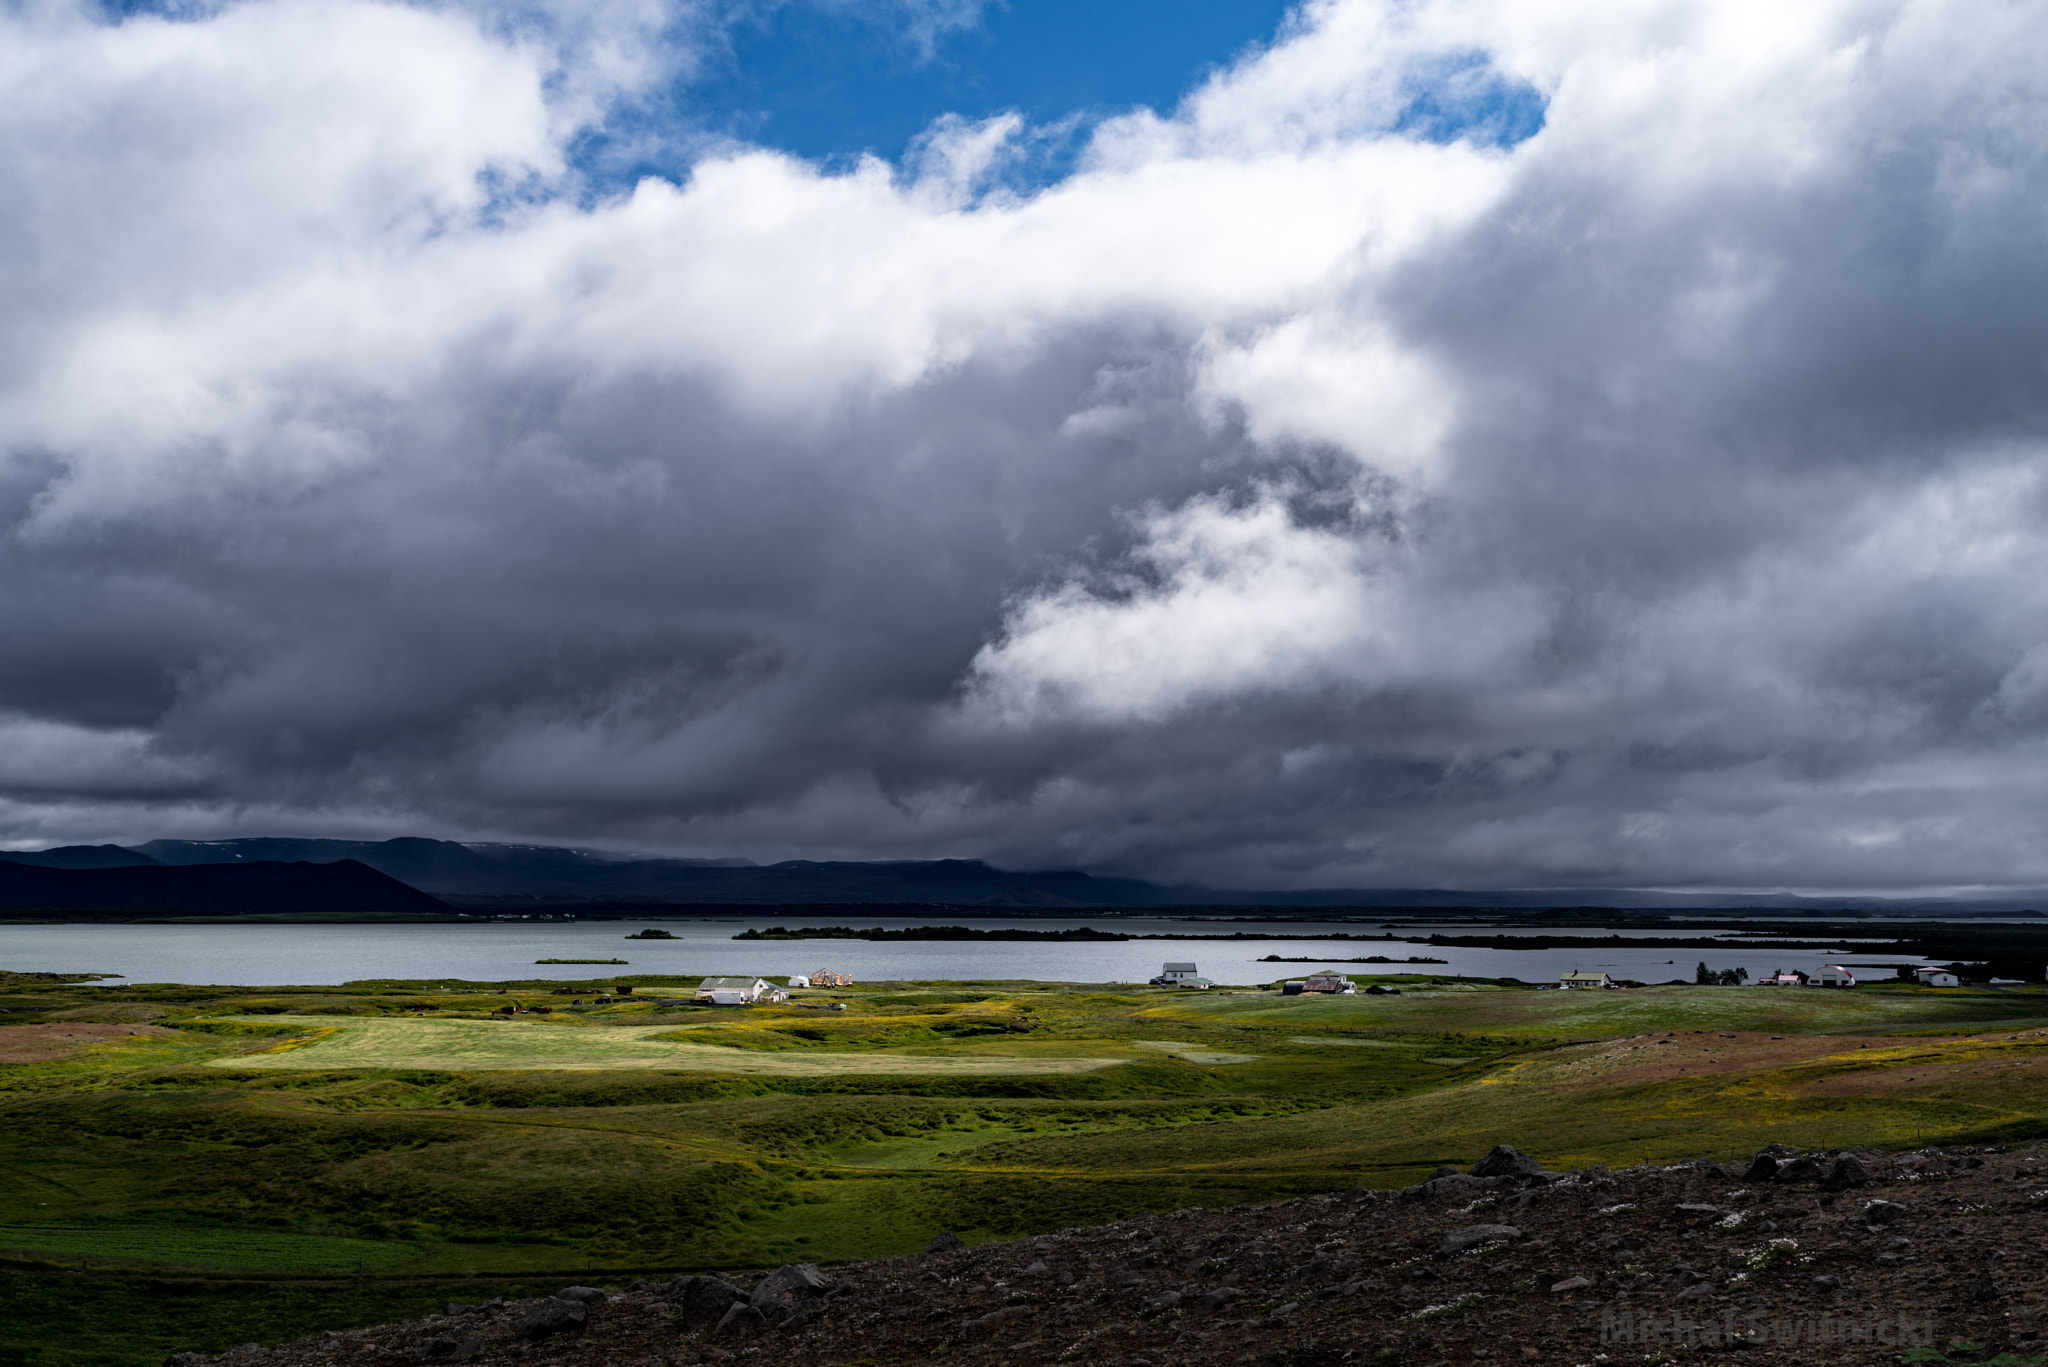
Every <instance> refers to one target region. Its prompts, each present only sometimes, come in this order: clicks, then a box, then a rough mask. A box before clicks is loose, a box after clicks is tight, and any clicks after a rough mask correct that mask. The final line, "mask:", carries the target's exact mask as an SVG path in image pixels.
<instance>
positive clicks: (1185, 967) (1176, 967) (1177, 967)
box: [1160, 964, 1195, 973]
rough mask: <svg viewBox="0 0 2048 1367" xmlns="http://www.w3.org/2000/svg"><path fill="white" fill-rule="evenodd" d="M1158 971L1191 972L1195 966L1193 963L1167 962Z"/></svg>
mask: <svg viewBox="0 0 2048 1367" xmlns="http://www.w3.org/2000/svg"><path fill="white" fill-rule="evenodd" d="M1160 971H1161V972H1162V973H1192V972H1194V971H1195V966H1194V965H1193V964H1168V965H1167V966H1166V967H1165V968H1163V969H1161V970H1160Z"/></svg>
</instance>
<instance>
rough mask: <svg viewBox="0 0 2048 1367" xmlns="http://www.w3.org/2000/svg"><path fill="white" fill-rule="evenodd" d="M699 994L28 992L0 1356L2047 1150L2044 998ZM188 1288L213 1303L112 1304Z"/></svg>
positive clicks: (1, 1086)
mask: <svg viewBox="0 0 2048 1367" xmlns="http://www.w3.org/2000/svg"><path fill="white" fill-rule="evenodd" d="M694 981H695V980H694V979H651V978H643V979H605V980H597V981H593V982H591V983H587V984H583V985H581V986H582V988H583V996H584V998H585V1000H588V998H589V997H590V996H592V995H594V992H595V989H596V988H597V987H599V986H601V985H609V984H611V983H613V982H633V983H634V984H635V985H636V987H637V988H638V991H637V992H636V994H635V999H633V1000H630V1001H622V1002H619V1003H617V1004H614V1005H610V1006H606V1007H602V1008H599V1007H594V1006H588V1005H586V1006H582V1007H573V1006H570V1005H569V1003H570V1002H571V1001H574V1000H575V998H574V997H565V996H561V995H556V994H555V993H554V991H553V989H554V988H556V987H557V986H559V984H556V983H553V982H549V983H545V984H542V983H514V984H450V983H445V982H437V983H408V982H375V983H354V984H348V985H345V986H343V987H338V988H332V987H314V988H297V987H278V988H266V989H260V990H247V989H223V988H198V987H185V986H168V985H164V986H122V987H118V988H111V989H110V988H105V987H97V988H86V987H64V986H56V985H51V984H48V983H36V982H24V981H21V980H18V979H13V980H10V979H0V1005H4V1006H9V1007H15V1008H22V1007H27V1008H31V1009H28V1010H19V1009H17V1010H14V1011H10V1012H9V1013H7V1014H6V1015H5V1016H4V1017H0V1019H4V1020H6V1021H7V1022H8V1024H7V1025H6V1026H4V1027H0V1041H4V1040H5V1039H7V1038H9V1035H8V1032H9V1031H14V1032H16V1034H15V1035H13V1036H12V1038H13V1039H14V1040H15V1041H16V1044H14V1045H12V1046H9V1045H6V1044H4V1043H0V1051H4V1050H6V1049H8V1048H13V1050H14V1053H13V1054H10V1055H8V1056H10V1057H22V1058H24V1059H26V1061H21V1062H16V1063H12V1064H7V1065H0V1111H4V1116H0V1122H4V1123H0V1253H4V1256H6V1257H8V1258H11V1259H12V1260H13V1266H14V1269H15V1270H13V1271H11V1272H8V1273H7V1274H6V1275H5V1277H4V1278H0V1282H4V1285H5V1287H6V1288H7V1289H6V1291H5V1295H6V1296H7V1297H8V1299H7V1300H6V1302H5V1303H4V1305H0V1311H4V1312H5V1313H4V1314H0V1364H5V1363H9V1362H19V1363H38V1364H43V1363H47V1364H53V1365H54V1364H60V1363H61V1364H71V1363H86V1362H94V1363H100V1362H135V1363H142V1362H145V1361H147V1362H152V1363H153V1362H158V1361H161V1360H162V1358H163V1357H164V1356H165V1355H166V1354H167V1353H169V1352H171V1351H174V1350H176V1349H179V1348H201V1349H206V1350H208V1351H218V1350H219V1349H220V1348H222V1347H225V1346H228V1345H230V1344H232V1343H235V1342H242V1341H246V1340H249V1339H252V1338H253V1339H268V1338H276V1337H280V1336H284V1335H287V1334H297V1333H304V1332H309V1331H310V1330H312V1329H317V1328H327V1327H337V1326H340V1325H342V1324H349V1323H363V1322H370V1321H376V1320H382V1319H386V1318H390V1317H393V1316H396V1315H400V1314H407V1313H416V1307H415V1303H416V1302H419V1303H431V1302H432V1298H433V1297H434V1296H439V1297H440V1298H441V1299H464V1298H469V1297H470V1295H471V1293H468V1292H463V1291H461V1290H459V1289H458V1290H455V1291H449V1290H448V1289H447V1288H448V1286H450V1285H456V1286H458V1288H459V1286H462V1285H468V1284H469V1283H471V1282H476V1281H478V1280H479V1279H481V1281H482V1286H480V1287H479V1289H477V1290H475V1292H474V1298H482V1297H484V1296H487V1295H488V1294H492V1293H491V1292H490V1291H489V1290H488V1289H486V1288H487V1287H488V1286H492V1285H495V1284H496V1281H495V1280H494V1279H501V1278H512V1279H517V1278H522V1277H526V1278H532V1277H555V1278H559V1277H564V1276H569V1275H571V1274H575V1275H578V1276H584V1277H590V1278H598V1277H617V1276H620V1275H626V1274H627V1273H628V1272H629V1271H630V1270H634V1269H645V1270H655V1269H660V1270H673V1269H687V1268H709V1267H720V1266H757V1265H762V1264H773V1263H776V1262H780V1261H788V1260H797V1259H806V1260H817V1261H831V1260H843V1259H853V1258H861V1257H869V1256H875V1255H881V1254H890V1253H896V1252H901V1251H904V1250H907V1249H911V1248H915V1247H918V1246H921V1245H922V1244H923V1242H924V1241H925V1240H926V1239H928V1238H929V1237H930V1235H931V1234H932V1233H933V1232H934V1231H936V1230H939V1229H955V1230H958V1231H960V1232H961V1233H963V1234H964V1235H966V1236H967V1237H969V1238H970V1239H986V1238H995V1237H1003V1236H1009V1235H1015V1234H1019V1233H1025V1232H1030V1231H1034V1230H1042V1229H1050V1228H1058V1227H1062V1226H1068V1225H1074V1224H1082V1223H1095V1222H1098V1221H1103V1220H1108V1219H1113V1218H1116V1217H1118V1216H1121V1215H1124V1214H1127V1213H1130V1212H1134V1211H1139V1210H1157V1209H1168V1208H1176V1207H1180V1206H1188V1205H1210V1206H1214V1205H1232V1204H1237V1203H1240V1202H1245V1201H1259V1200H1271V1199H1277V1198H1280V1197H1284V1196H1287V1195H1292V1194H1298V1193H1304V1192H1312V1191H1322V1190H1330V1189H1335V1188H1349V1187H1353V1186H1358V1185H1368V1186H1377V1185H1392V1184H1399V1183H1405V1182H1408V1181H1412V1180H1413V1179H1414V1178H1415V1177H1416V1176H1417V1175H1419V1174H1420V1173H1421V1172H1423V1171H1425V1170H1426V1169H1427V1168H1429V1167H1432V1166H1434V1165H1436V1164H1437V1163H1440V1162H1461V1163H1462V1162H1470V1161H1471V1160H1472V1159H1474V1158H1476V1157H1477V1156H1478V1155H1479V1154H1480V1153H1482V1152H1484V1151H1485V1149H1486V1148H1488V1147H1490V1146H1491V1145H1492V1144H1494V1143H1497V1142H1502V1141H1507V1142H1512V1143H1516V1144H1518V1145H1520V1146H1522V1147H1524V1148H1526V1149H1529V1150H1531V1151H1532V1152H1535V1153H1536V1154H1538V1155H1539V1156H1541V1157H1542V1158H1543V1159H1544V1161H1545V1162H1546V1163H1549V1164H1551V1165H1553V1166H1565V1165H1571V1164H1581V1163H1586V1162H1592V1161H1604V1162H1607V1163H1610V1164H1619V1163H1628V1162H1635V1161H1640V1160H1643V1159H1665V1158H1677V1157H1685V1156H1693V1155H1700V1154H1705V1155H1713V1156H1730V1155H1734V1154H1738V1153H1748V1152H1751V1151H1754V1149H1755V1148H1757V1147H1759V1146H1761V1145H1762V1144H1763V1143H1765V1142H1768V1141H1769V1140H1771V1139H1783V1140H1787V1141H1789V1142H1794V1143H1800V1144H1817V1143H1829V1144H1844V1143H1877V1144H1891V1145H1906V1144H1914V1143H1918V1142H1923V1141H1929V1140H1934V1139H1943V1140H1951V1139H1955V1138H1957V1137H1960V1136H1963V1135H1972V1136H1976V1135H1984V1136H1995V1135H2001V1134H2002V1135H2012V1136H2019V1135H2025V1134H2033V1133H2037V1132H2040V1131H2042V1130H2043V1129H2048V1123H2044V1122H2048V1029H2044V1027H2048V992H2044V991H2040V990H2032V989H2024V990H2015V989H1989V988H1986V989H1961V990H1935V989H1922V988H1910V987H1896V988H1894V987H1879V988H1859V989H1856V990H1855V991H1847V992H1836V991H1817V990H1796V989H1765V988H1690V987H1665V988H1649V989H1642V990H1632V991H1617V992H1597V993H1562V992H1554V991H1534V990H1529V989H1526V988H1521V987H1518V986H1509V985H1506V984H1500V983H1493V982H1475V981H1459V980H1450V979H1430V978H1427V977H1422V976H1417V975H1406V976H1398V977H1386V978H1379V979H1369V978H1363V977H1361V978H1360V979H1359V981H1360V982H1380V983H1386V984H1391V985H1396V986H1399V987H1400V989H1401V992H1400V995H1398V996H1367V995H1359V996H1352V997H1335V998H1330V997H1315V998H1303V997H1283V996H1281V995H1280V994H1278V993H1277V992H1272V991H1264V992H1261V991H1252V990H1242V991H1213V992H1190V991H1183V992H1175V991H1169V990H1156V989H1109V988H1100V987H1074V986H1064V985H1055V984H1036V983H1017V982H985V983H926V984H907V985H892V986H887V987H858V988H854V989H851V990H848V991H845V992H840V993H811V994H802V993H800V994H798V1000H797V1001H795V1002H792V1003H790V1004H789V1005H787V1006H778V1007H763V1008H755V1009H749V1010H744V1011H735V1010H724V1011H720V1010H713V1009H710V1008H703V1007H695V1006H693V1005H691V1004H690V1003H689V1002H688V1000H687V991H686V989H687V988H688V987H689V986H693V985H694ZM835 999H836V1000H840V1001H843V1002H845V1004H846V1006H847V1007H848V1009H847V1010H845V1011H833V1010H821V1009H809V1008H816V1007H824V1006H829V1005H830V1004H831V1002H832V1001H833V1000H835ZM507 1006H511V1007H515V1008H528V1007H540V1006H547V1007H550V1008H553V1009H552V1011H551V1012H550V1014H548V1015H545V1016H541V1015H536V1014H519V1015H513V1016H509V1017H508V1016H505V1015H504V1014H503V1008H505V1007H507ZM422 1013H424V1014H422ZM68 1023H99V1024H100V1025H102V1026H110V1025H124V1026H125V1025H133V1026H136V1027H139V1028H140V1027H146V1028H148V1029H149V1030H151V1031H153V1032H154V1033H149V1034H142V1035H136V1036H132V1037H119V1036H118V1032H117V1036H116V1037H115V1038H98V1039H82V1042H75V1043H73V1042H67V1041H68V1039H69V1037H68V1036H66V1035H65V1030H66V1029H70V1028H71V1026H70V1025H69V1024H68ZM23 1032H26V1033H23ZM73 1033H74V1034H76V1033H79V1032H77V1031H76V1030H73ZM101 1033H102V1035H104V1033H105V1031H104V1030H103V1031H102V1032H101ZM37 1051H41V1052H37ZM30 1055H33V1057H29V1056H30ZM81 1263H83V1264H84V1268H85V1272H84V1275H83V1276H82V1277H81V1276H80V1275H78V1271H79V1268H80V1265H81ZM38 1268H40V1269H42V1270H40V1271H39V1270H36V1269H38ZM57 1269H69V1270H68V1271H65V1272H63V1273H61V1275H60V1273H59V1272H58V1271H57ZM167 1279H168V1280H167ZM251 1279H254V1280H253V1281H252V1280H251ZM449 1279H455V1281H453V1282H451V1281H449ZM158 1284H162V1285H166V1286H169V1285H173V1284H175V1285H176V1286H178V1287H182V1288H186V1290H181V1291H179V1292H178V1293H177V1294H175V1295H173V1294H168V1293H167V1294H165V1295H163V1296H159V1297H152V1296H146V1295H134V1296H127V1297H125V1298H124V1297H123V1296H121V1295H116V1294H115V1292H116V1291H117V1290H118V1289H119V1288H123V1287H126V1288H130V1289H131V1290H132V1289H134V1288H138V1287H142V1286H146V1285H148V1286H154V1285H158ZM261 1285H275V1286H278V1287H285V1288H289V1294H286V1292H285V1291H282V1290H281V1291H279V1292H278V1294H277V1295H276V1296H273V1297H268V1298H266V1297H264V1296H262V1295H256V1294H252V1293H250V1291H249V1288H250V1287H251V1286H261ZM94 1288H98V1289H97V1290H95V1289H94ZM194 1288H197V1289H194ZM422 1297H425V1298H426V1299H425V1300H424V1301H422V1300H421V1298H422ZM81 1298H83V1300H81ZM95 1298H98V1299H95ZM86 1301H90V1302H91V1303H92V1305H93V1306H95V1307H97V1308H95V1309H94V1310H93V1313H94V1314H95V1315H98V1316H102V1317H104V1316H106V1315H109V1314H115V1315H116V1316H117V1317H118V1315H119V1314H130V1315H133V1316H137V1317H140V1318H137V1319H135V1320H134V1322H133V1323H132V1324H131V1325H130V1332H129V1338H130V1339H132V1343H133V1347H132V1349H130V1348H125V1347H123V1348H118V1349H117V1348H115V1347H111V1346H109V1345H110V1344H112V1343H113V1342H114V1339H113V1338H106V1339H105V1340H104V1341H102V1339H99V1338H95V1339H93V1340H92V1341H91V1342H89V1343H88V1342H86V1340H84V1339H81V1338H79V1337H78V1336H77V1334H76V1332H75V1321H69V1320H67V1319H66V1317H67V1316H71V1315H74V1314H75V1313H76V1312H77V1310H78V1309H79V1307H80V1306H81V1305H82V1304H84V1303H85V1302H86ZM119 1305H127V1306H129V1307H130V1309H129V1310H126V1311H118V1312H117V1311H115V1310H111V1309H109V1308H108V1307H111V1306H119ZM181 1306H182V1307H185V1308H184V1309H179V1308H178V1307H181ZM145 1321H146V1322H145ZM67 1325H69V1326H70V1327H69V1328H67V1327H66V1326H67ZM115 1337H116V1338H117V1337H118V1336H115Z"/></svg>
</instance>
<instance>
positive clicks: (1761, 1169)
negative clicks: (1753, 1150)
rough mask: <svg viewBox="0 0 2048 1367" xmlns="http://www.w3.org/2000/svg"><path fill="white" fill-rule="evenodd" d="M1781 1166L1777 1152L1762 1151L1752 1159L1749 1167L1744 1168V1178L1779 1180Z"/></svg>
mask: <svg viewBox="0 0 2048 1367" xmlns="http://www.w3.org/2000/svg"><path fill="white" fill-rule="evenodd" d="M1779 1166H1780V1164H1779V1161H1778V1157H1777V1155H1776V1154H1773V1153H1760V1154H1758V1155H1757V1156H1756V1157H1755V1158H1753V1159H1751V1160H1750V1164H1749V1167H1747V1168H1746V1169H1744V1170H1743V1173H1742V1180H1743V1181H1745V1182H1775V1181H1777V1180H1778V1168H1779Z"/></svg>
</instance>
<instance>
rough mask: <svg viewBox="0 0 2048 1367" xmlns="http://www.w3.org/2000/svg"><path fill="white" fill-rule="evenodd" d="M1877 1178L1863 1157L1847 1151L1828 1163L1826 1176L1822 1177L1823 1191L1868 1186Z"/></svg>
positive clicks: (1821, 1186) (1821, 1185)
mask: <svg viewBox="0 0 2048 1367" xmlns="http://www.w3.org/2000/svg"><path fill="white" fill-rule="evenodd" d="M1876 1180H1877V1176H1876V1174H1875V1173H1873V1172H1871V1170H1870V1169H1869V1167H1868V1166H1866V1165H1865V1164H1864V1162H1863V1160H1862V1159H1860V1158H1858V1157H1857V1156H1856V1155H1855V1154H1853V1153H1845V1154H1843V1155H1842V1156H1841V1157H1840V1158H1837V1159H1836V1160H1835V1161H1834V1162H1832V1163H1830V1164H1829V1165H1828V1170H1827V1173H1826V1175H1825V1176H1823V1177H1822V1178H1821V1179H1820V1189H1821V1190H1822V1191H1847V1190H1848V1189H1849V1188H1851V1187H1867V1186H1869V1185H1870V1184H1871V1183H1872V1182H1874V1181H1876Z"/></svg>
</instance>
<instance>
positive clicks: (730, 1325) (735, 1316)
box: [711, 1305, 768, 1338]
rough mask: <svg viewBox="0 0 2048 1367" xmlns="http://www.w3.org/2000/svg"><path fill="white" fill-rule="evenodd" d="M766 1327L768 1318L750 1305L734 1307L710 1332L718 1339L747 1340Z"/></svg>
mask: <svg viewBox="0 0 2048 1367" xmlns="http://www.w3.org/2000/svg"><path fill="white" fill-rule="evenodd" d="M767 1327H768V1317H767V1316H765V1315H763V1314H762V1313H761V1312H760V1311H758V1310H756V1309H755V1308H754V1307H753V1306H751V1305H735V1306H733V1307H732V1308H731V1309H730V1310H727V1311H726V1312H725V1315H724V1317H723V1318H721V1319H720V1320H719V1321H718V1327H717V1328H716V1329H714V1330H712V1331H711V1332H712V1333H713V1334H714V1335H715V1336H716V1337H718V1338H727V1337H731V1338H748V1337H750V1336H752V1335H754V1334H758V1333H760V1332H761V1331H763V1330H764V1329H766V1328H767Z"/></svg>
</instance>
